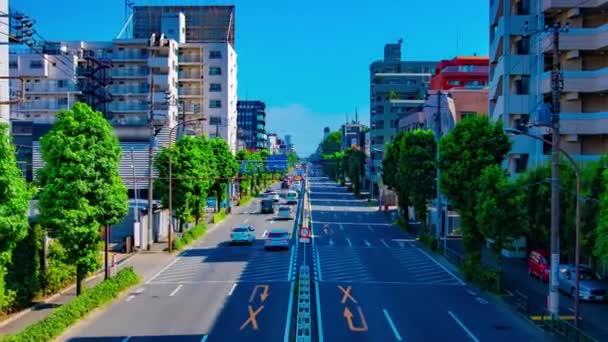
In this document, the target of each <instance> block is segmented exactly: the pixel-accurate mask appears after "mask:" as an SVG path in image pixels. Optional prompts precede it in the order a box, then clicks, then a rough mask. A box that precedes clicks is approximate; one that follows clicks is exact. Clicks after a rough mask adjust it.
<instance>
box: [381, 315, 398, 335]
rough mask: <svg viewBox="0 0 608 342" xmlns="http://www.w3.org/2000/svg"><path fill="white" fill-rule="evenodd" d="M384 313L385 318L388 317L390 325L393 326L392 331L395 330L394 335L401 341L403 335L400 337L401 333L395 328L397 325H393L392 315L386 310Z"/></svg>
mask: <svg viewBox="0 0 608 342" xmlns="http://www.w3.org/2000/svg"><path fill="white" fill-rule="evenodd" d="M382 311H383V312H384V317H386V320H387V321H388V325H390V326H391V329H392V330H393V334H395V337H396V338H397V341H401V335H399V331H397V327H395V323H393V320H392V319H391V315H389V314H388V311H386V309H382Z"/></svg>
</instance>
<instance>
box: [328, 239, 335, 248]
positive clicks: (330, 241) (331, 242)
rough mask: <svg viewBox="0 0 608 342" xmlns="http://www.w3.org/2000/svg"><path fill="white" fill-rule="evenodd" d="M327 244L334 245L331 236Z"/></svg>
mask: <svg viewBox="0 0 608 342" xmlns="http://www.w3.org/2000/svg"><path fill="white" fill-rule="evenodd" d="M329 244H330V245H332V246H333V245H334V240H332V239H331V238H329Z"/></svg>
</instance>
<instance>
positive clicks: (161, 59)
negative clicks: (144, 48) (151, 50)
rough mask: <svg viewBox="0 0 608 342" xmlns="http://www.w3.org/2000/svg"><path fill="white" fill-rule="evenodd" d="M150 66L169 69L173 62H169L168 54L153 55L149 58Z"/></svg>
mask: <svg viewBox="0 0 608 342" xmlns="http://www.w3.org/2000/svg"><path fill="white" fill-rule="evenodd" d="M148 67H150V68H161V69H169V67H171V63H170V62H169V57H167V56H151V57H149V58H148Z"/></svg>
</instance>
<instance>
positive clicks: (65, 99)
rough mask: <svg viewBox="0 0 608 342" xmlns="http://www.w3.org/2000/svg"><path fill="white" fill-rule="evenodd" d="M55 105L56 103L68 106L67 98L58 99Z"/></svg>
mask: <svg viewBox="0 0 608 342" xmlns="http://www.w3.org/2000/svg"><path fill="white" fill-rule="evenodd" d="M57 103H58V104H59V105H60V106H67V105H68V98H67V97H62V98H59V99H58V100H57Z"/></svg>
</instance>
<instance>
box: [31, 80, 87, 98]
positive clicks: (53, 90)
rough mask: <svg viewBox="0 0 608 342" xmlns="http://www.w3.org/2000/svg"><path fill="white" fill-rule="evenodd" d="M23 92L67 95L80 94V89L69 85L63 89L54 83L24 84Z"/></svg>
mask: <svg viewBox="0 0 608 342" xmlns="http://www.w3.org/2000/svg"><path fill="white" fill-rule="evenodd" d="M25 92H26V93H27V94H32V95H36V94H68V93H80V88H79V87H78V85H77V84H75V83H71V84H67V85H66V86H64V87H59V86H57V83H56V82H53V84H48V83H47V84H35V83H26V85H25Z"/></svg>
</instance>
